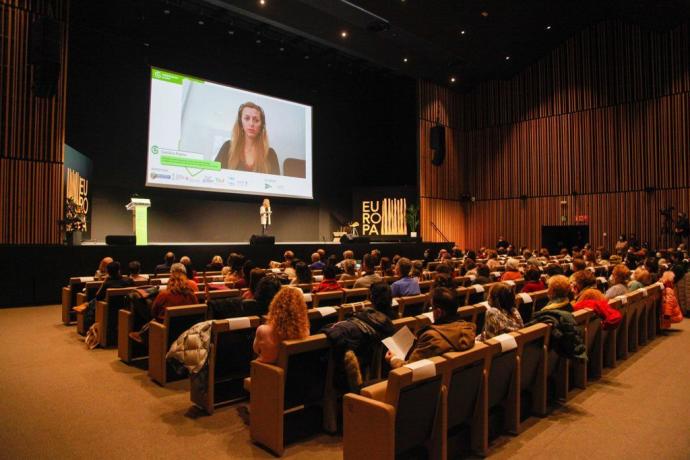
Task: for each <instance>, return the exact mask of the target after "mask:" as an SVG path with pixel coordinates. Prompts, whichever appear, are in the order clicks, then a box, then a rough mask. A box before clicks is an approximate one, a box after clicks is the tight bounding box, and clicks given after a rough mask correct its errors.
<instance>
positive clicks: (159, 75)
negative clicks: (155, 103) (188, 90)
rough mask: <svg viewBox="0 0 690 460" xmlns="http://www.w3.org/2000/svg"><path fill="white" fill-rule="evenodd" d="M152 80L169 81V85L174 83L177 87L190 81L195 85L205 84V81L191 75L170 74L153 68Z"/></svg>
mask: <svg viewBox="0 0 690 460" xmlns="http://www.w3.org/2000/svg"><path fill="white" fill-rule="evenodd" d="M151 78H153V79H156V80H162V81H167V82H168V83H174V84H176V85H181V84H182V82H183V81H184V80H190V81H193V82H195V83H204V81H203V80H199V79H198V78H194V77H190V76H189V75H183V74H181V73H175V72H169V71H167V70H162V69H157V68H155V67H151Z"/></svg>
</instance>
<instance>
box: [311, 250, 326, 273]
mask: <svg viewBox="0 0 690 460" xmlns="http://www.w3.org/2000/svg"><path fill="white" fill-rule="evenodd" d="M325 266H326V264H325V263H323V262H322V261H321V256H320V255H319V253H318V252H315V253H313V254H312V255H311V265H309V268H310V269H312V270H323V267H325Z"/></svg>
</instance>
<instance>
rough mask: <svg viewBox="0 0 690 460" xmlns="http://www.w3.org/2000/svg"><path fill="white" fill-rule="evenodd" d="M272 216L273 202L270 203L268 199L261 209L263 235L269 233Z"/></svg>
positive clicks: (265, 199)
mask: <svg viewBox="0 0 690 460" xmlns="http://www.w3.org/2000/svg"><path fill="white" fill-rule="evenodd" d="M271 214H273V212H272V211H271V202H270V201H268V198H264V202H263V203H262V204H261V207H260V208H259V215H260V216H261V234H262V235H265V234H266V232H267V231H268V227H270V226H271Z"/></svg>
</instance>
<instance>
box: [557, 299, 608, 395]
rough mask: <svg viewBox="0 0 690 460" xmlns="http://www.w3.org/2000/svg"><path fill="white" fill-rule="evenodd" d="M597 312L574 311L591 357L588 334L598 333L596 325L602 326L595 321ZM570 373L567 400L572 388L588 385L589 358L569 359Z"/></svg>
mask: <svg viewBox="0 0 690 460" xmlns="http://www.w3.org/2000/svg"><path fill="white" fill-rule="evenodd" d="M596 316H597V315H596V313H595V312H593V311H591V310H580V311H576V312H573V317H574V319H575V322H576V323H577V325H578V326H579V327H581V328H582V341H583V343H584V344H585V348H587V356H588V359H589V348H588V346H587V344H588V343H590V342H589V339H588V337H587V336H588V334H593V335H596V334H597V333H598V331H596V330H595V328H596V327H600V326H599V325H600V324H601V323H600V322H596V323H594V322H593V320H594V318H595V317H596ZM567 370H568V375H567V376H566V377H567V379H566V382H567V384H568V386H567V388H566V389H565V397H564V399H565V400H568V397H569V392H570V388H571V387H572V388H581V389H585V388H586V387H587V383H588V378H587V372H588V370H587V360H581V359H568V368H567Z"/></svg>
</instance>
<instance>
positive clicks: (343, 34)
mask: <svg viewBox="0 0 690 460" xmlns="http://www.w3.org/2000/svg"><path fill="white" fill-rule="evenodd" d="M340 37H341V38H347V30H343V31H342V32H340Z"/></svg>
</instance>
